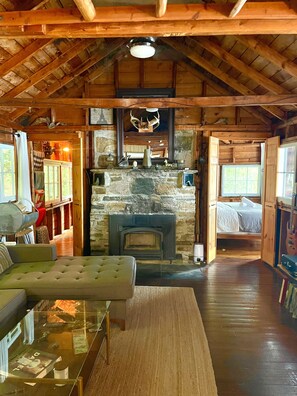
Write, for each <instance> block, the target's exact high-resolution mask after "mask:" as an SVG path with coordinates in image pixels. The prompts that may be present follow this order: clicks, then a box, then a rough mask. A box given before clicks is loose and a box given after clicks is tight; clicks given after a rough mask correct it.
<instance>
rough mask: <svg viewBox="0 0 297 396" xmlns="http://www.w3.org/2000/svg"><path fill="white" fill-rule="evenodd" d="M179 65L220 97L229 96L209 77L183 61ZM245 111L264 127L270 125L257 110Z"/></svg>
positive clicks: (247, 108) (248, 108) (225, 90)
mask: <svg viewBox="0 0 297 396" xmlns="http://www.w3.org/2000/svg"><path fill="white" fill-rule="evenodd" d="M179 63H180V65H181V66H183V67H185V68H186V69H188V70H189V71H190V73H192V74H193V75H195V76H196V77H198V78H199V79H200V80H201V81H205V82H206V83H207V84H208V85H209V86H210V87H212V88H213V89H214V90H215V91H217V92H218V93H220V94H221V95H230V94H231V93H230V92H229V91H228V90H227V89H225V88H223V87H222V86H221V85H219V84H218V83H216V82H214V81H213V80H212V79H211V78H210V77H208V76H207V75H206V73H201V72H199V71H198V70H197V69H196V68H194V67H192V66H190V65H189V64H188V63H186V62H184V61H179ZM245 110H246V111H247V112H249V113H250V114H251V115H252V116H253V117H255V118H257V119H258V120H260V121H261V122H263V123H264V124H265V125H271V120H270V119H269V118H268V117H266V116H265V115H264V114H262V113H260V112H259V111H258V110H257V109H254V108H252V107H246V108H245Z"/></svg>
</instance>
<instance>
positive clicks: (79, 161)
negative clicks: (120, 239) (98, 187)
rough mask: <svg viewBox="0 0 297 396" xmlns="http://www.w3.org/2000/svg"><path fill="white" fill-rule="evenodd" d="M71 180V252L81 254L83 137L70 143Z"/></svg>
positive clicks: (82, 242)
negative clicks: (71, 151)
mask: <svg viewBox="0 0 297 396" xmlns="http://www.w3.org/2000/svg"><path fill="white" fill-rule="evenodd" d="M72 149H73V153H72V177H73V179H72V182H73V254H74V256H82V255H83V252H84V205H83V203H84V183H83V164H84V157H85V156H84V153H85V150H84V149H83V139H82V138H81V139H75V140H73V143H72Z"/></svg>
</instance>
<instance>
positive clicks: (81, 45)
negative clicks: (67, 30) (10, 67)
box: [2, 40, 92, 98]
mask: <svg viewBox="0 0 297 396" xmlns="http://www.w3.org/2000/svg"><path fill="white" fill-rule="evenodd" d="M90 44H92V40H82V41H79V42H76V43H75V44H74V45H72V47H70V48H69V49H68V50H67V51H66V52H64V53H63V54H61V55H60V56H59V57H58V58H56V59H54V60H53V61H52V62H50V63H49V64H47V65H46V66H44V67H43V68H41V69H40V70H38V71H37V72H36V73H34V74H33V75H32V76H30V77H29V78H28V79H26V80H24V81H23V82H22V83H20V84H19V85H17V86H16V87H14V88H13V89H12V90H10V91H9V92H7V93H6V94H4V95H3V96H2V98H12V97H14V96H17V95H19V94H20V93H22V92H24V91H26V90H27V89H28V88H30V87H32V86H33V85H34V84H37V83H38V82H39V81H41V80H43V79H44V78H45V77H46V76H48V75H49V74H51V73H52V72H53V71H55V70H56V69H57V68H58V67H60V66H61V65H62V64H64V63H65V62H67V61H69V60H70V59H72V58H74V57H75V56H77V54H78V53H80V52H81V51H83V50H84V49H86V48H87V47H88V46H89V45H90Z"/></svg>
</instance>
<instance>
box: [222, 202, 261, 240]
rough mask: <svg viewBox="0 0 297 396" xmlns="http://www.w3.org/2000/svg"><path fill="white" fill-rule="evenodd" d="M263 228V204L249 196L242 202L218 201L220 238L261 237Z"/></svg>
mask: <svg viewBox="0 0 297 396" xmlns="http://www.w3.org/2000/svg"><path fill="white" fill-rule="evenodd" d="M261 229H262V205H261V204H258V203H254V202H252V201H250V200H248V199H247V198H245V199H242V200H241V201H240V202H218V203H217V233H218V238H220V237H222V235H224V237H226V235H225V234H227V237H228V236H229V237H232V236H234V235H235V234H236V235H237V236H238V237H240V236H241V237H242V238H244V237H249V236H251V235H254V236H255V237H257V238H259V237H260V236H261Z"/></svg>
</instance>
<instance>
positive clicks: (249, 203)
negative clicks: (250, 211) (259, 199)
mask: <svg viewBox="0 0 297 396" xmlns="http://www.w3.org/2000/svg"><path fill="white" fill-rule="evenodd" d="M241 202H242V203H243V204H246V205H247V206H250V207H251V208H254V207H255V206H256V204H255V203H254V202H253V201H251V200H250V199H248V198H246V197H242V198H241Z"/></svg>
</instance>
